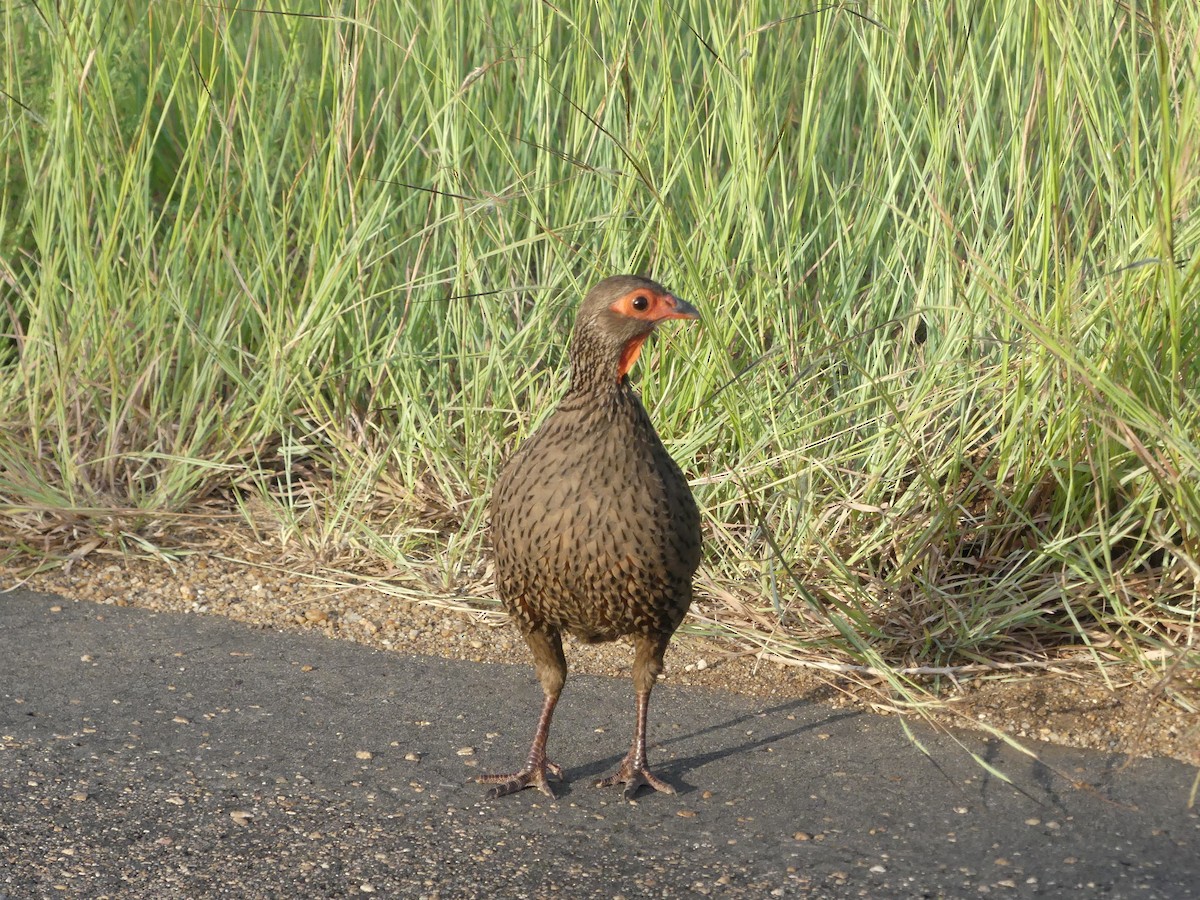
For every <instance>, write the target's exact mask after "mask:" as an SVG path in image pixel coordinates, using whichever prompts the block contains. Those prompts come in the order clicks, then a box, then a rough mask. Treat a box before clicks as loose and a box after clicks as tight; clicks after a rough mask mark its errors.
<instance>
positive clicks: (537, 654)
mask: <svg viewBox="0 0 1200 900" xmlns="http://www.w3.org/2000/svg"><path fill="white" fill-rule="evenodd" d="M525 642H526V643H527V644H529V649H530V650H532V651H533V664H534V667H535V668H536V669H537V673H538V680H540V681H541V683H542V691H543V692H544V693H545V695H546V699H545V700H544V701H543V703H542V714H541V715H540V716H539V717H538V723H537V729H536V730H535V731H534V733H533V743H532V744H530V746H529V756H528V758H527V759H526V760H525V766H524V768H522V769H521V771H519V772H512V773H510V774H505V775H480V776H479V777H478V778H476V779H475V780H476V781H477V782H479V783H481V784H494V785H496V786H495V787H494V788H492V789H491V790H490V791H488V799H489V800H494V799H495V798H497V797H503V796H504V795H505V794H515V793H516V792H517V791H520V790H524V789H525V788H527V787H536V788H537V789H538V790H539V791H541V792H542V793H543V794H545V795H546V796H547V797H551V798H553V797H554V791H553V790H552V789H551V787H550V780H551V779H553V780H554V781H562V777H563V772H562V768H561V767H560V766H558V765H555V764H554V763H552V762H550V760H548V759H547V758H546V739H547V738H548V737H549V735H550V720H551V718H552V717H553V716H554V707H555V705H556V704H557V703H558V697H559V695H560V694H561V693H562V688H563V684H564V683H565V682H566V680H567V660H566V657H565V656H564V655H563V649H562V638H561V637H560V636H559V635H558V633H557V632H552V633H549V634H546V633H542V632H533V633H531V634H527V635H525Z"/></svg>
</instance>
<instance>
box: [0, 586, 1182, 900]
mask: <svg viewBox="0 0 1200 900" xmlns="http://www.w3.org/2000/svg"><path fill="white" fill-rule="evenodd" d="M631 695H632V689H631V687H630V685H629V684H628V683H627V682H624V681H620V680H612V679H605V678H594V677H578V678H573V679H571V680H570V681H568V684H567V690H566V692H565V693H564V695H563V702H562V703H561V704H560V705H559V708H558V711H557V713H556V718H555V727H554V731H553V733H552V734H551V740H550V745H551V754H552V756H553V757H554V758H556V760H557V761H558V762H559V763H560V764H561V765H562V766H563V767H564V769H565V770H566V783H565V784H563V785H560V786H559V798H558V800H557V801H554V802H550V801H547V800H546V798H544V797H542V796H541V795H540V794H538V793H536V792H533V791H524V792H522V793H520V794H517V795H515V796H511V797H505V798H501V799H500V800H497V801H492V802H488V801H486V800H485V799H484V792H485V789H484V788H483V787H482V786H480V785H477V784H474V783H470V782H469V781H468V779H469V778H470V776H472V775H473V774H475V773H478V772H482V771H488V770H497V769H500V770H510V769H512V768H516V767H518V765H519V763H520V761H521V760H522V759H523V758H524V754H525V751H526V749H527V741H528V739H529V736H530V730H531V728H532V726H533V721H534V718H535V716H536V712H537V707H538V703H539V700H540V689H539V688H538V686H537V683H536V681H535V680H534V678H533V675H532V671H531V670H530V669H526V668H519V667H508V666H489V665H479V664H471V663H461V662H454V661H448V660H442V659H433V658H425V657H411V656H404V655H401V654H397V653H383V652H378V651H374V650H370V649H367V648H364V647H361V646H358V645H355V644H352V643H349V642H346V641H337V640H330V639H326V638H322V637H319V636H314V635H310V634H292V633H279V632H272V631H263V630H257V629H253V628H249V627H247V626H244V625H239V624H237V623H234V622H231V621H228V620H226V619H222V618H218V617H207V616H180V615H173V614H171V615H169V614H154V613H149V612H145V611H142V610H135V609H121V608H115V607H108V606H96V605H92V604H87V603H78V602H73V601H70V600H64V599H61V598H55V597H47V596H43V595H33V594H29V593H22V592H19V591H18V592H13V593H9V594H3V595H0V900H10V898H26V897H59V896H68V897H69V896H79V897H88V898H98V897H106V896H107V897H113V898H117V897H121V898H126V897H131V898H138V897H153V898H170V897H217V896H228V897H321V898H325V897H346V896H363V895H368V896H369V895H374V896H383V897H393V896H397V897H412V896H428V897H435V896H436V897H442V898H448V897H544V896H551V895H557V896H563V897H617V896H624V897H627V898H634V897H681V896H692V895H706V894H707V895H712V896H719V897H728V896H734V897H736V896H753V897H769V896H815V897H851V896H855V897H858V896H862V897H872V898H874V897H978V896H980V895H984V894H992V895H999V896H1003V897H1024V896H1051V897H1053V896H1065V895H1068V894H1071V895H1076V894H1077V893H1078V892H1079V891H1080V890H1082V891H1084V892H1085V895H1086V896H1107V897H1139V898H1150V897H1165V898H1186V897H1200V810H1191V811H1189V810H1188V809H1187V793H1188V791H1189V789H1190V787H1191V783H1192V779H1193V778H1194V777H1195V771H1194V770H1193V769H1190V768H1189V767H1187V766H1184V765H1182V764H1181V763H1178V762H1174V761H1170V760H1134V761H1129V760H1126V759H1124V758H1118V757H1111V756H1105V755H1103V754H1099V753H1093V752H1084V751H1076V750H1069V749H1063V748H1059V747H1053V746H1049V745H1037V748H1038V752H1039V753H1040V754H1041V756H1042V758H1043V762H1036V761H1033V760H1031V759H1029V758H1028V757H1025V756H1023V755H1021V754H1018V753H1015V752H1013V751H1012V750H1010V749H1008V748H1006V747H1004V746H1003V745H999V744H996V743H989V742H986V741H983V740H980V739H979V738H978V737H977V736H974V735H959V736H957V737H958V740H960V741H961V742H962V745H963V746H965V747H966V748H969V749H970V750H972V751H974V752H975V753H977V754H978V755H979V756H980V757H981V758H983V759H985V760H987V761H988V763H989V764H990V765H992V766H995V767H997V768H998V769H1000V770H1002V771H1004V772H1005V773H1006V774H1007V775H1008V777H1009V778H1010V779H1011V780H1012V782H1013V784H1012V785H1009V784H1005V783H1004V782H1003V781H1001V780H999V779H997V778H995V777H993V776H991V775H989V774H988V772H987V770H986V769H984V768H983V767H981V766H980V765H979V764H977V763H976V762H974V761H973V760H972V759H971V758H970V756H969V755H968V754H967V753H966V752H965V751H964V750H963V747H962V746H960V745H959V744H958V743H956V742H955V740H954V739H953V738H949V737H947V736H945V735H938V734H934V733H932V732H930V731H928V730H926V729H923V728H920V727H917V726H913V727H914V731H915V732H916V733H917V735H918V736H919V738H920V741H921V743H922V745H923V746H924V748H925V749H926V750H927V751H928V752H929V755H928V756H926V755H924V754H922V752H921V751H920V750H919V749H918V748H917V747H915V746H914V744H913V743H912V742H910V740H909V739H908V738H906V737H905V735H904V733H903V731H902V729H901V727H900V723H899V722H898V721H897V720H896V719H894V718H880V717H874V716H868V715H862V714H857V713H851V712H847V711H844V710H834V709H830V708H827V707H823V706H820V705H816V704H812V703H807V702H804V701H788V702H783V703H771V702H762V701H756V700H754V699H753V698H747V697H742V696H735V695H727V694H720V693H713V692H708V691H701V690H695V689H685V688H676V687H672V686H671V685H670V684H669V683H667V684H664V685H662V686H661V687H660V688H658V689H657V690H656V691H655V695H654V703H653V706H652V709H651V729H650V731H651V734H650V737H651V742H652V747H651V751H650V756H651V765H652V767H654V768H655V771H656V773H657V774H659V775H660V776H662V777H665V778H667V779H668V780H670V781H672V782H673V783H674V784H675V785H677V786H678V788H679V793H678V795H676V796H673V797H672V796H666V795H649V796H643V797H641V798H640V800H639V802H637V803H632V804H631V803H627V802H624V801H623V800H622V799H621V796H620V792H619V790H618V789H610V790H607V791H606V790H600V789H596V788H593V787H592V786H591V782H592V781H594V780H595V779H596V778H598V777H601V776H603V775H605V774H608V773H609V772H610V771H612V770H613V769H615V767H616V765H617V763H618V762H619V760H620V758H621V756H622V755H623V753H624V751H625V749H626V746H627V741H628V737H629V730H630V727H631V720H632V715H633V702H632V696H631Z"/></svg>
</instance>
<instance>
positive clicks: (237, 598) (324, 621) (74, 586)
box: [0, 552, 1200, 766]
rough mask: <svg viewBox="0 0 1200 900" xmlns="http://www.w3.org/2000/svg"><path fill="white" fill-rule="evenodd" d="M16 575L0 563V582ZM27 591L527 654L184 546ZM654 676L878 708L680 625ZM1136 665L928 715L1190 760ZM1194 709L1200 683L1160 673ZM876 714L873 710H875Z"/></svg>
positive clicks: (966, 700) (1040, 683)
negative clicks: (177, 552) (181, 551)
mask: <svg viewBox="0 0 1200 900" xmlns="http://www.w3.org/2000/svg"><path fill="white" fill-rule="evenodd" d="M17 581H18V579H17V574H16V573H15V572H7V573H6V572H5V571H4V570H2V569H0V589H2V588H4V587H9V586H12V585H13V584H16V583H17ZM23 583H24V585H25V586H26V587H29V588H31V589H34V590H39V591H47V592H53V593H59V594H63V595H65V596H69V597H73V598H78V599H81V600H87V601H90V602H93V603H99V604H105V605H111V606H118V607H125V606H130V607H137V608H141V609H147V610H154V611H171V612H181V613H191V614H201V615H220V616H226V617H229V618H231V619H233V620H236V621H239V622H244V623H248V624H251V625H254V626H260V627H271V628H277V629H284V630H290V631H315V632H318V633H320V634H324V635H328V636H331V637H336V638H341V639H345V640H351V641H354V642H357V643H359V644H364V645H367V646H370V647H375V648H378V649H382V650H390V651H399V652H404V653H417V654H423V655H429V656H437V657H443V658H447V659H457V660H465V661H471V662H487V663H502V664H510V665H517V666H523V667H526V668H529V667H530V660H529V655H528V651H527V649H526V647H525V645H524V642H523V641H522V640H521V638H520V637H519V635H518V634H517V633H516V632H515V630H514V629H513V628H512V627H511V625H509V624H508V622H507V619H506V618H505V616H504V615H503V614H502V613H500V612H498V611H491V610H482V611H481V610H465V609H462V608H451V605H457V606H459V607H462V606H464V605H465V604H464V603H463V602H462V599H461V598H456V597H454V596H445V597H439V596H436V595H433V594H429V595H427V596H426V597H425V598H424V599H423V601H422V602H411V601H408V600H402V599H399V598H397V597H395V596H390V595H389V594H388V593H386V592H384V591H380V590H374V589H370V588H356V587H352V588H331V587H330V586H329V585H328V584H327V583H321V582H319V581H317V580H314V579H311V578H306V577H304V576H302V575H299V574H296V573H295V572H288V571H283V570H282V569H281V568H273V567H270V566H258V565H256V566H250V565H245V564H238V563H233V562H229V561H227V560H225V559H222V558H220V557H218V556H216V555H211V554H208V553H203V552H200V553H194V554H190V555H188V556H185V557H183V558H182V559H180V560H177V561H174V562H171V563H169V564H168V563H164V562H156V561H149V560H138V559H128V558H118V559H115V560H111V561H110V560H109V559H105V558H104V557H93V558H86V559H82V560H79V561H78V562H76V563H75V564H74V565H72V566H71V567H69V568H68V569H56V570H52V571H49V572H46V573H42V574H39V575H35V576H33V577H31V578H27V579H25V580H24V581H23ZM567 657H568V665H569V666H570V672H571V674H572V675H577V674H589V675H611V676H628V674H629V672H630V666H631V662H632V653H631V648H630V647H629V646H628V645H627V644H624V643H616V644H606V645H583V644H579V643H575V642H570V643H569V646H568V648H567ZM666 662H667V671H666V673H665V675H664V681H666V682H668V683H671V684H681V685H691V686H696V687H705V688H715V689H721V690H729V691H733V692H736V693H740V694H744V695H747V696H751V697H757V698H760V699H767V700H770V699H775V700H782V699H804V700H813V701H818V702H821V703H824V704H826V705H829V706H832V707H834V708H840V709H860V710H873V711H875V712H880V711H881V710H880V707H879V704H878V703H877V702H876V701H877V700H878V697H877V696H876V695H873V694H871V693H870V692H867V691H863V690H861V689H856V688H855V687H854V686H853V685H851V684H849V683H844V682H839V680H838V679H836V678H835V677H831V676H830V675H828V674H827V673H821V672H819V671H815V670H809V669H803V668H796V667H793V666H788V665H784V664H781V663H778V662H775V661H772V660H764V659H759V658H757V657H756V656H755V655H753V654H748V653H746V652H745V651H744V649H743V648H739V647H736V646H733V645H731V644H728V643H724V642H718V641H715V640H713V639H710V638H706V637H700V636H696V635H690V634H685V633H682V632H681V633H680V634H678V635H677V636H676V638H675V639H674V640H673V641H672V645H671V649H670V650H669V651H668V654H667V660H666ZM1141 679H1142V676H1141V675H1140V673H1136V672H1130V673H1128V677H1127V678H1125V679H1124V680H1116V681H1113V680H1111V676H1110V683H1107V684H1106V683H1105V682H1104V681H1102V680H1101V679H1100V678H1099V676H1097V675H1096V674H1095V673H1094V670H1090V669H1088V668H1087V667H1084V666H1080V667H1077V668H1076V669H1075V670H1073V671H1070V672H1054V671H1048V672H1045V673H1035V674H1030V673H1022V674H1020V675H1014V676H1012V677H1010V678H994V679H981V680H975V681H972V682H969V683H966V684H964V685H962V686H960V688H959V689H958V690H955V691H952V692H950V693H948V694H947V695H946V703H945V704H944V707H943V708H942V709H940V710H937V711H935V712H934V713H933V714H932V718H933V720H934V721H936V722H938V723H941V724H945V725H947V726H956V727H968V728H970V727H980V726H990V727H992V728H996V729H999V730H1000V731H1002V732H1004V733H1006V734H1008V735H1011V736H1013V737H1015V738H1017V739H1019V740H1027V739H1036V740H1041V741H1049V742H1052V743H1056V744H1061V745H1064V746H1069V747H1077V748H1088V749H1093V750H1102V751H1106V752H1114V753H1125V754H1129V755H1131V756H1135V757H1150V756H1160V757H1171V758H1174V759H1177V760H1180V761H1182V762H1186V763H1189V764H1191V765H1195V766H1200V721H1198V720H1197V717H1196V716H1194V715H1189V714H1188V713H1187V712H1186V711H1185V710H1183V709H1181V708H1180V707H1179V706H1178V705H1177V704H1172V703H1167V702H1164V701H1162V700H1161V699H1160V697H1159V692H1158V690H1157V688H1158V686H1156V685H1153V684H1147V683H1145V682H1144V681H1143V680H1141ZM1173 687H1174V688H1175V689H1176V690H1179V691H1182V692H1184V693H1185V694H1186V696H1187V697H1188V698H1189V700H1190V701H1191V702H1192V705H1193V707H1194V708H1195V707H1200V684H1190V685H1189V684H1186V683H1182V684H1181V683H1180V682H1179V681H1178V680H1176V681H1175V682H1173ZM885 712H886V711H885Z"/></svg>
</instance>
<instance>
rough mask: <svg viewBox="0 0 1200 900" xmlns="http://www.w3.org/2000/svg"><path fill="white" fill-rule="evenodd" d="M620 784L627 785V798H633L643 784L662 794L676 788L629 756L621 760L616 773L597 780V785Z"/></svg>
mask: <svg viewBox="0 0 1200 900" xmlns="http://www.w3.org/2000/svg"><path fill="white" fill-rule="evenodd" d="M618 784H623V785H625V799H626V800H632V799H633V798H634V795H635V794H637V792H638V789H639V788H641V787H642V786H645V787H650V788H654V790H656V791H658V792H659V793H660V794H673V793H675V788H673V787H672V786H671V785H669V784H667V783H666V782H665V781H663V780H662V779H661V778H658V777H657V776H655V775H654V774H653V773H652V772H651V771H650V770H649V769H647V768H646V766H645V764H644V763H643V764H638V763H635V762H634V761H633V760H632V759H630V758H629V757H628V756H627V757H625V759H624V760H623V761H622V762H621V768H619V769H618V770H617V772H616V774H615V775H609V776H608V777H607V778H601V779H600V780H599V781H597V782H596V787H613V786H614V785H618Z"/></svg>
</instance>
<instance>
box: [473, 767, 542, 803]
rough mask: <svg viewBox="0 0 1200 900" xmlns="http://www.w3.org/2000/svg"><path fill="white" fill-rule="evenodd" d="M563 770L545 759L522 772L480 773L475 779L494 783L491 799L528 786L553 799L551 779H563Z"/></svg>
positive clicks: (488, 794)
mask: <svg viewBox="0 0 1200 900" xmlns="http://www.w3.org/2000/svg"><path fill="white" fill-rule="evenodd" d="M562 780H563V770H562V766H559V765H557V764H555V763H552V762H550V761H549V760H544V761H543V762H542V763H541V764H540V765H532V766H530V765H527V766H526V767H525V768H523V769H522V770H521V771H520V772H512V773H510V774H507V775H480V776H479V777H478V778H476V779H475V781H476V783H478V784H494V785H495V787H494V788H492V789H491V790H490V791H488V793H487V798H488V799H489V800H495V799H496V798H497V797H504V796H506V795H508V794H515V793H517V791H523V790H524V789H525V788H527V787H535V788H537V789H538V790H539V791H541V792H542V793H543V794H545V795H546V796H547V797H549V798H550V799H551V800H553V799H554V797H555V794H554V789H553V788H551V787H550V782H551V781H562Z"/></svg>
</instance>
